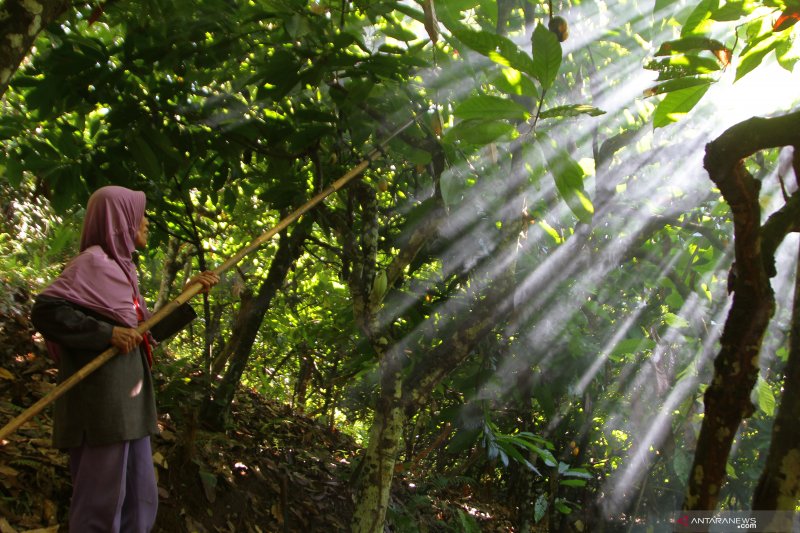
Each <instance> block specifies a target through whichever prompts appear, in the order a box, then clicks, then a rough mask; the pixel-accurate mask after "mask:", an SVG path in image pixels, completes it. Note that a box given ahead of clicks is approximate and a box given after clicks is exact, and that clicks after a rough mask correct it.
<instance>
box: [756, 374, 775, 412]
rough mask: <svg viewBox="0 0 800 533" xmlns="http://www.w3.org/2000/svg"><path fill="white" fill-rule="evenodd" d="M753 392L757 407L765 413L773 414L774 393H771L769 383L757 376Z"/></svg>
mask: <svg viewBox="0 0 800 533" xmlns="http://www.w3.org/2000/svg"><path fill="white" fill-rule="evenodd" d="M755 394H756V399H757V400H758V408H759V409H761V410H762V411H763V412H764V414H765V415H767V416H774V415H775V395H774V394H773V393H772V389H771V388H770V386H769V383H767V381H766V380H765V379H764V378H763V377H761V376H758V382H757V383H756V390H755Z"/></svg>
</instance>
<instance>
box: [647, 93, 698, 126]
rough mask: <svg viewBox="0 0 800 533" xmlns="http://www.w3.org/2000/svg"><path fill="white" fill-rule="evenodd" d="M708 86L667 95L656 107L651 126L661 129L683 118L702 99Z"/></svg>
mask: <svg viewBox="0 0 800 533" xmlns="http://www.w3.org/2000/svg"><path fill="white" fill-rule="evenodd" d="M709 86H710V84H702V85H696V86H694V87H688V88H686V89H680V90H678V91H675V92H671V93H669V94H667V96H665V97H664V99H663V100H662V101H661V103H659V104H658V107H656V111H655V113H654V114H653V126H654V127H656V128H662V127H664V126H667V125H669V124H671V123H673V122H677V121H678V120H680V119H681V118H683V116H684V115H686V114H687V113H688V112H689V111H691V110H692V109H693V108H694V106H696V105H697V102H699V101H700V99H701V98H703V96H704V95H705V94H706V91H708V88H709Z"/></svg>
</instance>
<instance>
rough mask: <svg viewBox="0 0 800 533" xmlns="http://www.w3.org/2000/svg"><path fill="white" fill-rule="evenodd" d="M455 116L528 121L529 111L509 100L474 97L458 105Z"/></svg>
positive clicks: (489, 96) (497, 97) (496, 97)
mask: <svg viewBox="0 0 800 533" xmlns="http://www.w3.org/2000/svg"><path fill="white" fill-rule="evenodd" d="M453 114H454V115H455V116H456V117H458V118H461V119H475V118H477V119H517V120H527V119H528V118H530V116H531V115H530V113H529V112H528V110H527V109H525V108H524V107H522V106H521V105H519V104H518V103H516V102H514V101H513V100H508V99H507V98H501V97H499V96H491V95H485V94H484V95H479V96H473V97H471V98H468V99H467V100H464V101H463V102H461V103H460V104H458V105H457V106H456V108H455V110H454V111H453Z"/></svg>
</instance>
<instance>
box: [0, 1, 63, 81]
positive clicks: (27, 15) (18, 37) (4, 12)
mask: <svg viewBox="0 0 800 533" xmlns="http://www.w3.org/2000/svg"><path fill="white" fill-rule="evenodd" d="M70 5H72V3H71V2H69V1H68V0H6V1H5V2H3V3H2V4H0V97H2V96H3V95H4V94H5V92H6V90H7V89H8V83H9V81H10V80H11V76H13V75H14V73H15V72H16V71H17V69H18V68H19V66H20V64H21V63H22V60H23V59H25V56H26V55H28V52H29V51H30V49H31V47H32V46H33V43H34V41H35V40H36V37H38V36H39V33H40V32H41V31H42V29H44V28H46V27H47V26H48V25H50V24H51V23H52V22H54V21H55V20H57V19H58V18H59V17H60V16H61V15H63V14H64V13H65V12H66V11H67V9H69V7H70Z"/></svg>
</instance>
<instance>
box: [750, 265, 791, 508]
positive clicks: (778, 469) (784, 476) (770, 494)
mask: <svg viewBox="0 0 800 533" xmlns="http://www.w3.org/2000/svg"><path fill="white" fill-rule="evenodd" d="M799 252H800V250H799ZM795 275H796V281H795V289H794V305H793V307H792V326H791V332H790V337H789V361H788V362H787V363H786V370H785V378H784V382H783V395H782V397H781V403H780V407H778V414H777V415H776V416H775V424H774V425H773V427H772V440H771V441H770V446H769V454H768V455H767V463H766V465H765V466H764V471H763V472H762V473H761V478H760V479H759V481H758V486H757V487H756V490H755V493H754V495H753V509H754V510H759V511H760V510H763V511H769V510H781V511H794V510H795V508H796V507H797V502H798V501H800V425H799V424H798V423H797V422H798V420H800V253H799V254H798V268H797V273H796V274H795Z"/></svg>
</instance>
